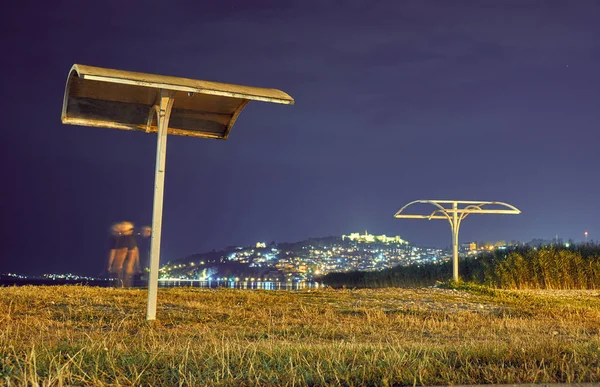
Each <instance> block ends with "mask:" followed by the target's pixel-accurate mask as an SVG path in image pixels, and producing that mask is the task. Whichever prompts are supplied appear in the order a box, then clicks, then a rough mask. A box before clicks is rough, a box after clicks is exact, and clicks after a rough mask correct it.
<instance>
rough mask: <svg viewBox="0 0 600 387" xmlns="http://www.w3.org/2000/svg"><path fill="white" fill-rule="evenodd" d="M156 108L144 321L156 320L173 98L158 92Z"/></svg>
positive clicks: (166, 93) (167, 93)
mask: <svg viewBox="0 0 600 387" xmlns="http://www.w3.org/2000/svg"><path fill="white" fill-rule="evenodd" d="M157 106H158V117H157V127H158V139H157V143H156V169H155V174H154V205H153V208H152V241H151V245H150V273H149V276H148V309H147V312H146V320H155V319H156V296H157V293H158V269H159V263H160V238H161V233H162V212H163V197H164V189H165V165H166V159H167V128H168V127H169V116H170V114H171V107H172V106H173V98H172V97H171V94H170V93H169V92H168V91H166V90H161V91H160V96H159V100H158V101H157Z"/></svg>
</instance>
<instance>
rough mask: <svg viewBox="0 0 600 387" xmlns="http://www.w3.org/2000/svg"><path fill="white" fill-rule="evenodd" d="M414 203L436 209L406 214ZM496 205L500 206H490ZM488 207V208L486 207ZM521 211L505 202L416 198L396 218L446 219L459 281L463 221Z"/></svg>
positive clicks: (453, 274) (455, 270) (453, 263)
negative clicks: (429, 211) (459, 233)
mask: <svg viewBox="0 0 600 387" xmlns="http://www.w3.org/2000/svg"><path fill="white" fill-rule="evenodd" d="M413 204H431V205H433V206H434V207H436V209H435V210H434V211H433V212H432V213H430V214H429V215H418V214H405V213H404V210H405V209H406V208H407V207H409V206H411V205H413ZM490 206H496V207H500V208H489V207H490ZM486 207H487V208H486ZM520 213H521V211H520V210H519V209H518V208H516V207H515V206H513V205H510V204H507V203H503V202H478V201H465V200H415V201H414V202H410V203H408V204H407V205H405V206H404V207H402V208H401V209H400V210H399V211H398V212H396V214H395V215H394V218H402V219H428V220H431V219H446V220H447V221H448V222H449V223H450V228H451V229H452V279H453V280H454V281H458V231H459V230H460V224H461V222H462V221H463V220H464V219H465V218H466V217H467V216H469V215H471V214H504V215H517V214H520Z"/></svg>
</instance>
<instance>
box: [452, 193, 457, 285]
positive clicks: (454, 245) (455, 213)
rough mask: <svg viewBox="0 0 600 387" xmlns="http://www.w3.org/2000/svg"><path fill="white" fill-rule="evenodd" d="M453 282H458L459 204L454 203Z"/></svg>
mask: <svg viewBox="0 0 600 387" xmlns="http://www.w3.org/2000/svg"><path fill="white" fill-rule="evenodd" d="M452 211H453V212H452V280H453V281H454V282H456V281H458V203H457V202H454V203H452Z"/></svg>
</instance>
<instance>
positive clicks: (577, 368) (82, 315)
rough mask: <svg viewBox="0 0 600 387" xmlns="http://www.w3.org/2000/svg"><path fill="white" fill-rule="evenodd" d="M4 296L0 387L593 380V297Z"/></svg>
mask: <svg viewBox="0 0 600 387" xmlns="http://www.w3.org/2000/svg"><path fill="white" fill-rule="evenodd" d="M145 301H146V292H145V290H140V289H105V288H93V287H85V286H61V287H31V286H27V287H6V288H0V351H1V360H0V383H1V384H4V385H106V384H111V385H154V386H158V385H196V386H197V385H224V386H240V385H290V386H291V385H299V386H303V385H378V386H379V385H381V386H385V385H413V384H417V385H440V384H473V383H544V382H545V383H551V382H600V368H599V367H600V360H599V359H600V291H597V290H567V291H547V290H536V291H533V290H511V291H509V290H491V289H488V288H483V287H478V286H474V285H473V286H462V287H459V288H457V289H438V288H424V289H398V288H385V289H375V290H368V289H363V290H346V289H342V290H327V289H326V290H303V291H260V290H254V291H252V290H233V289H197V288H196V289H192V288H175V289H160V290H159V308H158V318H159V320H158V321H155V322H152V323H147V322H146V321H145V306H146V305H145Z"/></svg>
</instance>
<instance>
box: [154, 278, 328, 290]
mask: <svg viewBox="0 0 600 387" xmlns="http://www.w3.org/2000/svg"><path fill="white" fill-rule="evenodd" d="M158 286H159V287H161V288H174V287H180V286H189V287H194V288H230V289H265V290H300V289H318V288H319V287H320V286H321V285H320V284H319V283H318V282H307V281H254V282H251V281H215V280H210V281H207V280H179V279H169V280H158Z"/></svg>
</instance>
